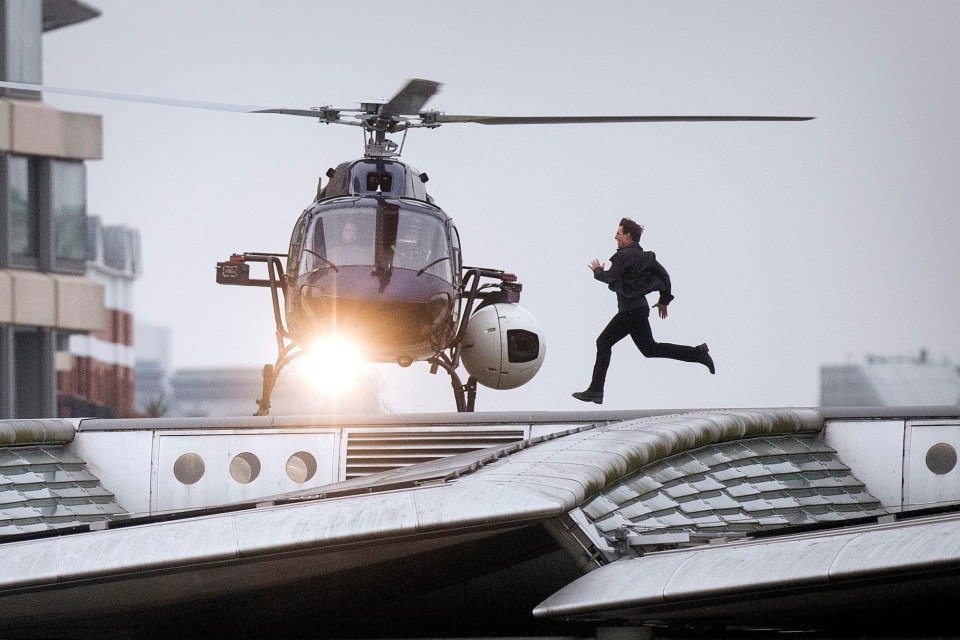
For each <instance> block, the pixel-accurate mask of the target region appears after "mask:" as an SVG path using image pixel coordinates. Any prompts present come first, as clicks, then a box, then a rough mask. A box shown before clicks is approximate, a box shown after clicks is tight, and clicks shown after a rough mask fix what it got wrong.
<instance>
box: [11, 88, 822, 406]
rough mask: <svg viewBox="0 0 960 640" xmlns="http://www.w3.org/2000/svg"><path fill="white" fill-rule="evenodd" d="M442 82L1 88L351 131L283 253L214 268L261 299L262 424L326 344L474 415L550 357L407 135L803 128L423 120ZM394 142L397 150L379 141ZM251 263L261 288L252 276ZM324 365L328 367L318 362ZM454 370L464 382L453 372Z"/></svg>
mask: <svg viewBox="0 0 960 640" xmlns="http://www.w3.org/2000/svg"><path fill="white" fill-rule="evenodd" d="M440 87H441V84H440V83H439V82H435V81H432V80H425V79H412V80H409V81H408V82H407V84H406V85H405V86H404V87H403V88H402V89H400V91H399V92H397V93H396V94H395V95H394V96H393V97H392V98H390V99H389V100H371V101H366V102H361V103H360V108H354V109H341V108H333V107H331V106H330V105H325V106H321V107H314V108H311V109H292V108H273V107H255V106H246V105H230V104H222V103H207V102H195V101H187V100H171V99H166V98H152V97H147V96H132V95H124V94H115V93H108V92H100V91H88V90H82V89H64V88H56V87H46V86H42V85H32V84H26V83H15V82H0V88H11V89H20V90H30V91H47V92H52V93H64V94H72V95H81V96H87V97H98V98H107V99H115V100H128V101H136V102H146V103H155V104H164V105H171V106H181V107H192V108H202V109H214V110H221V111H233V112H245V113H274V114H283V115H292V116H301V117H308V118H314V119H316V120H318V121H319V122H321V123H324V124H339V125H348V126H355V127H361V128H363V130H364V137H365V149H364V154H363V156H362V157H361V158H359V159H355V160H351V161H347V162H343V163H341V164H339V165H338V166H337V167H335V168H330V169H329V170H328V171H327V172H326V174H325V176H324V177H326V178H327V182H326V184H324V183H323V177H321V178H320V181H319V183H318V185H317V192H316V197H315V198H314V200H313V201H312V202H311V203H310V204H309V205H308V206H307V208H306V209H305V210H304V211H303V212H302V213H301V215H300V216H299V218H298V219H297V221H296V223H295V224H294V227H293V231H292V233H291V238H290V243H289V247H288V250H287V252H286V253H270V252H245V253H236V254H232V255H231V256H230V257H229V259H227V260H224V261H221V262H218V263H217V265H216V281H217V283H219V284H223V285H232V286H251V287H265V288H269V289H270V295H271V300H272V304H273V314H274V320H275V337H276V343H277V358H276V360H275V361H274V362H273V363H268V364H266V365H264V367H263V369H262V378H263V386H262V392H261V396H260V398H258V399H257V407H258V409H257V412H256V413H255V414H254V415H267V414H268V413H269V410H270V406H271V396H272V393H273V389H274V386H275V384H276V382H277V378H278V376H279V375H280V373H281V371H282V370H283V369H284V368H285V367H286V366H287V365H288V364H290V363H291V362H292V361H294V360H295V359H297V358H299V357H301V356H303V355H306V354H312V355H314V356H317V357H325V356H324V353H329V352H325V351H324V348H325V344H326V343H329V342H332V341H334V340H337V341H342V340H344V339H345V340H346V341H347V342H352V343H354V344H357V345H362V353H361V358H362V360H364V361H366V362H379V363H388V362H389V363H396V364H398V365H400V366H401V367H409V366H410V365H411V364H413V363H414V362H420V361H425V362H427V363H428V364H429V365H430V372H431V373H434V374H435V373H437V372H438V370H440V369H443V370H444V371H445V372H446V373H447V374H449V376H450V382H451V387H452V390H453V394H454V399H455V402H456V407H457V411H461V412H463V411H473V410H474V408H475V403H476V396H477V385H478V384H479V385H482V386H485V387H488V388H492V389H500V390H503V389H513V388H516V387H519V386H521V385H523V384H525V383H527V382H529V381H530V380H531V379H532V378H533V377H534V376H535V375H536V373H537V372H538V371H539V369H540V367H541V365H542V364H543V361H544V358H545V355H546V343H545V340H544V336H543V333H542V331H541V330H540V327H539V324H538V322H537V320H536V319H535V318H534V316H533V315H532V314H531V313H530V312H529V311H527V310H526V309H524V308H522V307H521V306H520V305H519V302H520V294H521V291H522V285H521V283H520V282H519V281H518V279H517V277H516V276H515V275H514V274H512V273H509V272H507V271H504V270H500V269H492V268H486V267H472V266H467V265H465V264H464V263H463V256H462V252H461V244H460V236H459V233H458V231H457V228H456V226H455V225H454V223H453V219H452V218H451V217H450V215H448V214H447V213H446V212H445V211H444V210H443V209H442V208H440V207H439V206H438V205H437V204H436V203H435V202H434V200H433V198H432V197H431V196H430V195H429V194H428V193H427V190H426V183H427V180H428V176H427V174H426V173H422V172H420V171H418V170H417V169H415V168H414V167H412V166H411V165H409V164H406V163H404V162H401V161H400V159H399V158H400V155H401V153H402V149H403V143H404V142H405V140H406V134H407V132H408V131H409V130H410V129H414V128H427V129H435V128H437V127H440V126H441V125H444V124H454V123H458V124H464V123H474V124H482V125H522V124H589V123H632V122H731V121H802V120H810V119H811V118H809V117H800V116H696V115H694V116H632V115H626V116H610V115H607V116H489V115H450V114H446V113H444V112H441V111H436V110H424V106H425V105H426V103H427V102H428V101H429V100H430V99H431V98H432V97H433V96H434V95H435V94H436V93H437V92H438V91H439V89H440ZM399 133H402V134H403V138H402V139H401V141H400V142H399V143H398V142H396V141H395V140H394V139H392V138H389V137H388V135H394V134H399ZM251 263H263V264H265V266H266V270H267V277H266V278H262V277H261V278H253V277H251V275H250V265H251ZM326 357H332V356H329V355H327V356H326ZM461 364H463V366H464V368H465V369H466V371H467V373H468V378H467V380H466V382H464V381H463V380H462V378H461V377H460V375H459V373H458V369H459V367H460V365H461Z"/></svg>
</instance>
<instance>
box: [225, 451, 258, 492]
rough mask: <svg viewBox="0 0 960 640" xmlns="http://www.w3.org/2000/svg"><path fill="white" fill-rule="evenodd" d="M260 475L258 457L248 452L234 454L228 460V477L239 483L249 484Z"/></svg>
mask: <svg viewBox="0 0 960 640" xmlns="http://www.w3.org/2000/svg"><path fill="white" fill-rule="evenodd" d="M259 475H260V458H258V457H257V456H255V455H253V454H252V453H250V452H247V451H245V452H243V453H240V454H237V455H236V456H234V458H233V460H231V461H230V477H231V478H233V479H234V480H236V481H237V482H239V483H240V484H249V483H251V482H253V481H254V480H256V479H257V476H259Z"/></svg>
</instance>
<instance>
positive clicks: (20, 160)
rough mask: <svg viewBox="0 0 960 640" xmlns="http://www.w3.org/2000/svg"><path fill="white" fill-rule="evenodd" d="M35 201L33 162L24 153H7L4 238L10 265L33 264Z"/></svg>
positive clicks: (36, 241)
mask: <svg viewBox="0 0 960 640" xmlns="http://www.w3.org/2000/svg"><path fill="white" fill-rule="evenodd" d="M38 202H39V198H38V197H37V171H36V162H35V161H34V160H31V159H30V158H26V157H24V156H13V155H11V156H7V234H8V235H7V237H8V238H9V240H8V242H9V250H10V254H9V255H10V262H11V263H12V264H13V266H25V267H34V268H35V267H36V266H37V259H38V256H39V250H40V232H39V229H40V226H39V223H40V215H39V209H38Z"/></svg>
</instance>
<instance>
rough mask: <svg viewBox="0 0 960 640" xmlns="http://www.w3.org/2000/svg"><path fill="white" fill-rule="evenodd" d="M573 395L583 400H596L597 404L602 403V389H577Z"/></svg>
mask: <svg viewBox="0 0 960 640" xmlns="http://www.w3.org/2000/svg"><path fill="white" fill-rule="evenodd" d="M573 397H574V398H576V399H577V400H583V401H584V402H596V403H597V404H603V391H590V390H589V389H587V390H586V391H577V392H575V393H574V394H573Z"/></svg>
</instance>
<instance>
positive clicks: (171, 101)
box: [0, 81, 270, 113]
mask: <svg viewBox="0 0 960 640" xmlns="http://www.w3.org/2000/svg"><path fill="white" fill-rule="evenodd" d="M0 88H5V89H24V90H27V91H43V92H44V93H61V94H64V95H71V96H83V97H85V98H104V99H107V100H125V101H127V102H143V103H146V104H160V105H165V106H170V107H187V108H190V109H210V110H214V111H233V112H238V113H257V112H258V111H267V110H269V109H270V107H257V106H253V105H243V104H227V103H222V102H201V101H198V100H180V99H177V98H158V97H155V96H140V95H134V94H127V93H113V92H110V91H92V90H89V89H67V88H64V87H48V86H46V85H41V84H29V83H25V82H6V81H0Z"/></svg>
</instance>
